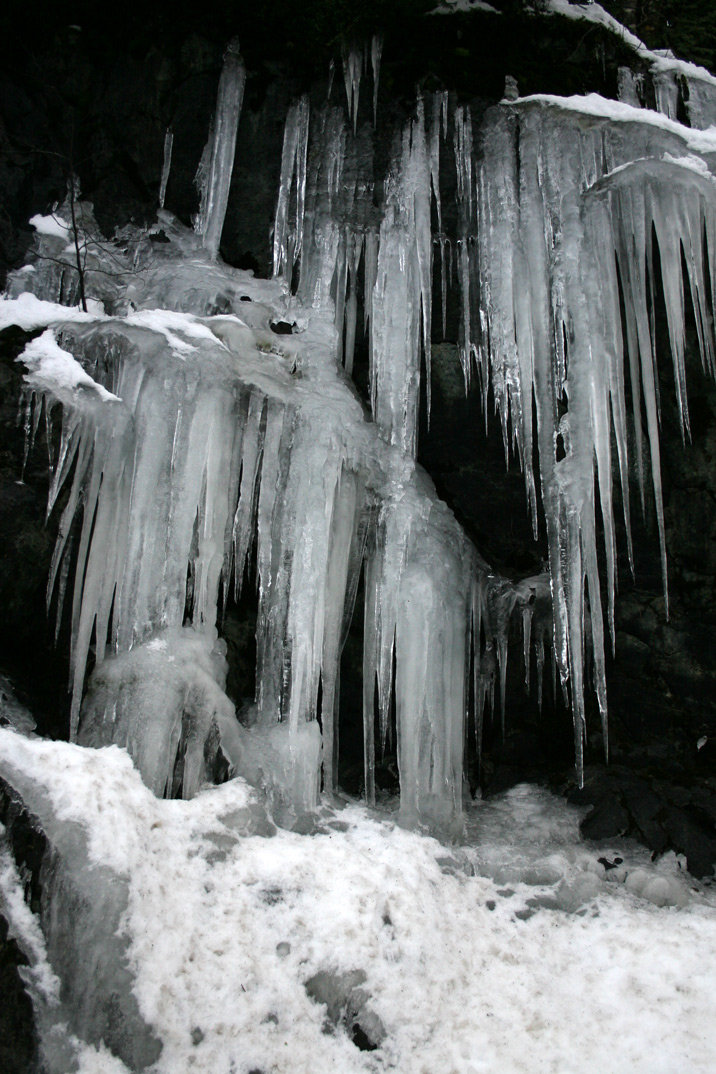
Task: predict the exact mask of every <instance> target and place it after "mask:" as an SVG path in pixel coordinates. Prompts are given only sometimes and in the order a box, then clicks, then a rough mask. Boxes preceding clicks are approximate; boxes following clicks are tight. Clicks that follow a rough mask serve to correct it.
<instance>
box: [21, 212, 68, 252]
mask: <svg viewBox="0 0 716 1074" xmlns="http://www.w3.org/2000/svg"><path fill="white" fill-rule="evenodd" d="M29 222H30V224H32V226H33V227H34V229H35V231H37V233H38V234H39V235H52V236H53V237H54V238H57V239H66V238H67V236H68V234H69V233H70V232H71V231H72V224H68V223H67V221H66V220H63V219H62V217H61V216H57V214H55V213H53V214H52V215H51V216H42V215H40V213H37V214H36V215H35V216H31V217H30V221H29ZM71 249H73V250H74V247H71Z"/></svg>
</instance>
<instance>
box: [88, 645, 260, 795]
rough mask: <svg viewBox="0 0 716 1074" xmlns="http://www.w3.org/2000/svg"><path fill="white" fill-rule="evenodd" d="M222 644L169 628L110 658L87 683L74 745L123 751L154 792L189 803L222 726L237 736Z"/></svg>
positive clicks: (204, 778)
mask: <svg viewBox="0 0 716 1074" xmlns="http://www.w3.org/2000/svg"><path fill="white" fill-rule="evenodd" d="M222 644H223V643H218V642H215V641H214V639H213V638H212V637H211V636H210V635H206V634H200V633H198V632H197V631H195V630H194V629H193V628H191V627H185V628H183V629H182V628H176V627H175V628H169V629H167V630H163V631H159V632H158V633H155V634H154V636H153V637H152V638H150V640H149V641H146V642H145V643H144V644H142V645H135V646H134V647H133V648H132V649H131V650H130V651H129V652H119V653H116V654H114V655H110V656H109V657H108V658H107V659H106V660H104V661H103V662H102V663H101V664H100V665H99V666H98V667H97V669H96V670H95V672H94V674H93V675H92V677H91V680H90V686H89V689H88V692H87V695H86V696H85V699H84V702H83V705H82V712H81V716H80V721H79V725H78V729H77V740H78V741H79V742H80V743H81V744H82V745H85V746H94V747H100V746H108V745H112V744H114V745H118V746H123V747H125V748H126V749H127V751H128V752H129V754H130V756H131V757H132V759H133V760H134V763H135V765H136V766H137V768H138V770H139V772H140V774H141V776H142V779H143V780H144V782H145V783H146V785H147V786H148V787H149V788H150V790H152V791H153V792H154V794H156V795H157V796H158V797H160V798H162V797H167V798H169V797H172V798H176V797H182V798H193V797H194V795H195V794H196V792H197V791H198V790H199V787H200V786H201V785H202V784H203V783H205V782H209V781H210V780H211V776H212V764H214V763H215V761H216V755H217V753H218V750H219V743H220V739H221V733H222V730H223V729H224V726H227V729H228V732H229V734H230V733H231V732H232V730H233V734H234V735H235V736H236V737H237V738H238V737H239V736H240V733H241V729H240V727H239V725H238V724H237V723H236V720H235V715H234V706H233V705H232V703H231V702H230V701H229V699H228V697H227V696H226V694H225V693H224V689H223V687H224V684H225V680H226V666H227V665H226V660H225V657H224V650H223V649H222ZM224 648H225V647H224ZM227 737H228V736H227Z"/></svg>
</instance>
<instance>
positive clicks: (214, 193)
mask: <svg viewBox="0 0 716 1074" xmlns="http://www.w3.org/2000/svg"><path fill="white" fill-rule="evenodd" d="M245 82H246V69H245V67H244V63H243V60H242V59H241V55H240V53H239V42H238V38H235V39H234V40H233V41H232V42H231V43H230V44H229V46H228V48H227V50H226V52H225V53H224V66H223V68H222V71H221V77H220V79H219V89H218V92H217V95H216V112H215V113H214V120H213V124H212V130H211V134H210V136H209V141H208V142H207V146H206V149H205V150H204V155H203V156H202V162H201V164H200V166H199V168H200V170H199V173H197V181H198V183H199V186H200V195H201V202H200V208H199V213H198V215H197V218H196V222H195V230H196V231H197V233H198V234H199V235H201V236H202V243H203V245H204V248H205V249H206V250H207V251H208V253H209V255H210V256H211V257H216V255H217V254H218V252H219V243H220V242H221V232H222V231H223V228H224V217H225V216H226V206H227V204H228V201H229V188H230V186H231V174H232V172H233V169H234V154H235V152H236V134H237V131H238V128H239V117H240V115H241V105H242V102H243V97H244V83H245Z"/></svg>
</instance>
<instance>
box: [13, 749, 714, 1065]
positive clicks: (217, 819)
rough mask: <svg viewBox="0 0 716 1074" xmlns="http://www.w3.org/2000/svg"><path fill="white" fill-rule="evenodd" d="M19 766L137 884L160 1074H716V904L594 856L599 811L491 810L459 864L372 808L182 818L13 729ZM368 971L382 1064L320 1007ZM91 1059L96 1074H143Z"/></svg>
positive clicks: (540, 800)
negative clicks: (301, 815) (321, 984)
mask: <svg viewBox="0 0 716 1074" xmlns="http://www.w3.org/2000/svg"><path fill="white" fill-rule="evenodd" d="M0 758H2V767H3V769H4V771H5V773H6V774H8V773H9V774H12V773H14V774H15V775H16V776H17V777H19V779H20V781H22V780H24V779H25V778H27V777H31V779H32V781H33V784H34V786H35V787H36V788H38V789H39V790H40V791H42V792H43V793H44V794H46V795H47V797H48V799H49V800H50V801H51V803H52V809H53V811H54V813H55V815H56V817H57V819H58V820H59V821H60V822H63V823H72V822H74V823H77V824H79V825H81V826H82V827H83V828H84V829H85V830H86V832H87V838H88V846H89V854H90V858H91V860H92V861H93V862H96V863H98V864H102V865H104V866H107V867H109V868H110V869H111V870H113V871H114V872H115V873H116V874H118V877H121V878H123V882H127V883H128V886H129V902H128V908H127V912H126V917H125V921H124V926H123V927H124V929H125V931H126V934H127V936H128V938H129V953H130V959H131V962H132V965H133V969H134V971H135V973H136V984H135V991H136V996H137V999H138V1002H139V1008H140V1011H141V1013H142V1016H143V1018H144V1019H145V1020H146V1021H147V1023H149V1024H150V1025H151V1027H152V1028H153V1030H154V1032H155V1033H156V1035H157V1036H158V1037H159V1038H160V1039H161V1040H162V1042H163V1050H162V1054H161V1057H160V1059H159V1060H158V1062H157V1064H156V1067H154V1068H152V1069H153V1070H155V1071H156V1074H177V1072H189V1071H195V1072H196V1074H204V1072H206V1074H229V1072H234V1074H249V1072H251V1071H262V1072H264V1074H269V1072H271V1074H283V1072H286V1074H289V1072H290V1074H336V1072H340V1074H358V1072H378V1071H396V1072H399V1074H478V1072H479V1074H542V1072H544V1074H547V1072H549V1074H577V1072H579V1074H592V1072H594V1074H597V1072H599V1074H604V1072H607V1071H608V1072H610V1074H622V1072H623V1074H638V1072H643V1074H676V1072H686V1071H688V1072H690V1074H696V1072H700V1071H703V1072H707V1071H708V1072H710V1071H712V1070H713V1069H714V1063H715V1062H716V1020H714V1018H713V966H714V956H715V955H716V898H715V897H714V893H713V891H710V890H709V889H708V888H704V886H703V885H700V884H698V883H697V882H695V881H694V880H693V879H692V878H691V877H690V876H689V875H688V874H687V873H686V872H685V871H684V869H683V863H682V862H680V861H678V860H677V859H676V858H675V857H674V856H673V855H669V856H667V857H665V858H664V859H662V860H661V861H660V862H658V863H655V864H650V863H649V859H648V856H647V855H646V852H644V851H641V850H639V849H638V848H636V847H634V846H628V845H625V846H610V847H606V848H605V847H600V848H598V847H596V846H594V845H592V844H589V845H587V844H584V843H583V842H580V839H579V836H578V822H579V819H580V816H581V813H580V811H579V810H576V809H574V808H573V807H569V806H567V805H566V804H564V803H563V802H562V801H560V800H558V799H556V798H554V797H552V796H551V795H549V794H548V793H547V792H546V791H543V790H540V789H538V788H535V787H526V786H521V787H517V788H514V789H513V790H512V791H510V792H508V793H507V794H506V795H504V796H502V797H501V798H500V799H496V800H494V801H492V802H488V803H476V805H475V808H474V810H473V811H472V813H471V814H470V815H469V817H468V840H467V842H466V843H465V844H464V845H461V846H459V847H457V846H452V847H447V846H443V845H441V844H440V843H438V842H437V841H436V840H434V839H432V838H428V837H425V836H423V835H420V834H418V833H416V832H408V831H404V830H402V829H401V828H399V827H398V826H396V824H395V823H394V821H393V819H392V816H391V814H390V813H384V814H381V813H378V812H369V811H368V810H366V809H365V808H364V807H363V806H362V805H360V804H359V803H356V802H347V803H345V804H344V805H343V807H342V808H339V807H330V808H329V807H327V806H326V807H324V808H323V809H322V810H321V811H320V812H319V813H318V814H317V815H316V822H315V826H314V829H313V831H312V832H311V833H309V834H297V833H295V832H289V831H282V830H278V831H275V833H274V834H269V833H270V832H271V831H272V828H271V826H270V825H269V826H267V825H266V824H265V823H264V822H263V821H262V820H261V809H260V807H259V805H258V803H257V802H256V800H255V795H254V792H253V791H251V790H250V788H248V786H247V785H246V784H245V783H244V782H242V781H240V780H234V781H231V782H229V783H227V784H224V785H223V786H220V787H212V788H207V789H206V790H205V791H203V792H202V793H200V794H199V795H198V797H197V798H195V799H194V800H193V801H189V802H184V801H167V800H158V799H156V798H155V797H154V796H153V795H152V794H151V793H150V792H149V791H148V790H147V789H146V788H145V787H144V785H143V784H142V782H141V780H140V778H139V776H138V774H137V772H136V771H135V770H134V769H133V768H132V765H131V762H130V760H129V758H128V756H127V754H126V753H125V752H124V751H122V750H120V749H118V748H116V747H111V748H109V749H103V750H87V749H82V748H80V747H77V746H74V745H68V744H65V743H59V742H54V743H53V742H48V741H44V740H40V739H30V738H24V737H22V736H21V735H19V734H16V733H15V732H12V731H9V730H0ZM599 858H603V859H605V860H607V861H609V862H610V863H612V862H614V860H615V858H622V859H623V862H622V864H619V863H617V865H616V866H615V867H613V868H609V869H607V870H605V867H604V865H603V864H601V863H600V862H599V860H598V859H599ZM118 882H119V881H118ZM5 889H6V896H7V892H8V876H7V872H6V875H5ZM639 892H641V895H639V894H638V893H639ZM644 896H648V897H644ZM663 902H667V903H669V904H670V905H661V906H659V905H656V904H657V903H663ZM16 906H17V899H16ZM25 925H27V923H25ZM16 927H18V928H20V929H22V927H23V925H22V922H18V924H17V926H16ZM35 940H36V941H37V937H36V938H35ZM41 969H42V967H38V968H37V971H36V972H38V973H40V971H41ZM354 971H362V973H363V974H364V975H365V981H364V982H363V983H362V984H361V996H362V1002H363V1005H364V1011H363V1015H362V1017H363V1020H364V1024H366V1018H368V1023H367V1024H369V1025H373V1026H375V1025H382V1027H383V1029H384V1031H385V1037H384V1039H383V1041H382V1044H381V1046H380V1047H379V1048H377V1049H376V1050H373V1051H364V1050H360V1049H359V1048H358V1047H357V1046H356V1045H355V1044H354V1043H353V1041H352V1040H351V1038H350V1036H349V1031H350V1029H351V1026H350V1024H349V1025H348V1026H347V1027H346V1026H345V1025H343V1024H341V1022H340V1020H339V1024H338V1028H334V1027H333V1026H330V1030H331V1031H330V1032H327V1031H326V1029H327V1025H326V1013H327V1012H326V1006H325V1005H324V1004H322V1003H320V1002H315V1001H314V1000H312V999H311V998H310V997H309V995H308V994H307V991H306V988H305V983H306V982H307V981H309V980H310V979H311V978H313V977H314V976H315V975H316V974H317V973H320V972H324V973H326V974H329V975H330V974H336V975H337V978H338V979H341V977H342V975H346V974H349V973H352V972H354ZM42 972H44V974H45V978H46V979H49V978H50V976H51V975H50V974H49V973H48V972H47V967H45V969H44V971H42ZM342 979H343V980H345V979H346V978H345V977H343V978H342ZM355 979H356V980H359V981H360V975H358V974H356V975H355ZM366 1012H368V1013H367V1015H366ZM371 1019H372V1022H371V1021H370V1020H371ZM349 1023H350V1019H349ZM79 1054H80V1067H79V1069H80V1072H81V1074H123V1072H124V1071H125V1070H126V1068H125V1067H124V1065H123V1064H122V1063H121V1062H119V1060H117V1059H116V1058H114V1057H113V1056H111V1055H110V1054H109V1053H108V1052H107V1051H105V1050H104V1049H103V1050H101V1051H97V1050H96V1049H95V1048H93V1047H88V1046H86V1045H84V1044H81V1045H79Z"/></svg>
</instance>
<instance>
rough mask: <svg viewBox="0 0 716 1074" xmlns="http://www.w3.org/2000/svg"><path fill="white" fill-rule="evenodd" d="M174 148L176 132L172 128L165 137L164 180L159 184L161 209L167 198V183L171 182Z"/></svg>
mask: <svg viewBox="0 0 716 1074" xmlns="http://www.w3.org/2000/svg"><path fill="white" fill-rule="evenodd" d="M173 146H174V132H173V131H172V129H171V127H167V131H166V134H165V135H164V161H163V163H162V178H161V182H160V184H159V208H160V209H163V208H164V199H165V198H166V196H167V183H168V182H169V172H170V171H171V166H172V148H173Z"/></svg>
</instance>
